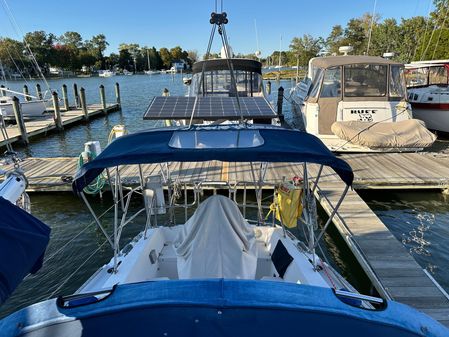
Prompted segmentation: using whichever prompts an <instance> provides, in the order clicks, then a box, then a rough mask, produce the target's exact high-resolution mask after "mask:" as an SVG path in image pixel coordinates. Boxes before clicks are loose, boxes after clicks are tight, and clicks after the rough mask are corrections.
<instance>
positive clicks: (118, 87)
mask: <svg viewBox="0 0 449 337" xmlns="http://www.w3.org/2000/svg"><path fill="white" fill-rule="evenodd" d="M115 101H116V103H117V104H118V105H119V106H120V107H121V106H122V103H121V99H120V84H118V82H115Z"/></svg>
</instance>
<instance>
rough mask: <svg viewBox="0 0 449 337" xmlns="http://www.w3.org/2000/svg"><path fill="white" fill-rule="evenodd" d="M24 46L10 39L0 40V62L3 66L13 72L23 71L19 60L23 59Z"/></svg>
mask: <svg viewBox="0 0 449 337" xmlns="http://www.w3.org/2000/svg"><path fill="white" fill-rule="evenodd" d="M23 51H24V46H23V43H22V42H19V41H16V40H13V39H10V38H9V37H5V38H0V60H1V61H2V63H3V66H4V67H6V68H9V69H10V70H11V71H13V72H18V71H23V70H24V69H23V65H22V63H21V60H22V59H23Z"/></svg>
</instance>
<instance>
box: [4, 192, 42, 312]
mask: <svg viewBox="0 0 449 337" xmlns="http://www.w3.org/2000/svg"><path fill="white" fill-rule="evenodd" d="M0 214H1V216H0V304H1V303H3V302H4V301H5V300H6V299H7V298H8V297H9V296H10V295H11V293H12V292H13V291H14V289H15V288H16V287H17V286H18V285H19V283H20V282H21V281H22V280H23V278H24V277H25V276H26V275H27V274H29V273H33V274H34V273H36V272H37V271H38V270H39V269H40V268H41V267H42V262H43V258H44V253H45V249H46V248H47V244H48V241H49V239H50V228H49V227H48V226H47V225H45V224H44V223H43V222H41V221H40V220H38V219H36V218H35V217H34V216H32V215H31V214H29V213H27V212H25V211H24V210H23V209H21V208H19V207H17V206H16V205H13V204H12V203H11V202H9V201H8V200H5V199H3V198H2V197H0Z"/></svg>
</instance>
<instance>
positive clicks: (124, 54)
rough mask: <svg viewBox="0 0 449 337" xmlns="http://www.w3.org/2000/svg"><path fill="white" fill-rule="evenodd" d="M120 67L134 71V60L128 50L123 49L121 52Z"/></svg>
mask: <svg viewBox="0 0 449 337" xmlns="http://www.w3.org/2000/svg"><path fill="white" fill-rule="evenodd" d="M118 65H119V67H120V68H122V69H127V70H132V69H133V67H134V66H133V58H132V56H131V53H130V52H129V50H128V49H126V48H122V49H120V51H119V57H118Z"/></svg>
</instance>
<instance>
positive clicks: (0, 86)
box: [0, 84, 6, 97]
mask: <svg viewBox="0 0 449 337" xmlns="http://www.w3.org/2000/svg"><path fill="white" fill-rule="evenodd" d="M3 89H5V86H4V85H3V84H2V85H0V97H2V96H5V95H6V92H5V91H4V90H3Z"/></svg>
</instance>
